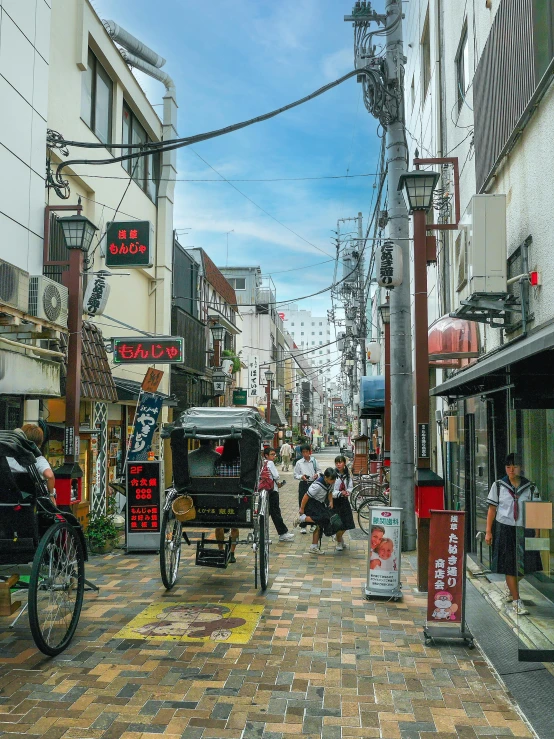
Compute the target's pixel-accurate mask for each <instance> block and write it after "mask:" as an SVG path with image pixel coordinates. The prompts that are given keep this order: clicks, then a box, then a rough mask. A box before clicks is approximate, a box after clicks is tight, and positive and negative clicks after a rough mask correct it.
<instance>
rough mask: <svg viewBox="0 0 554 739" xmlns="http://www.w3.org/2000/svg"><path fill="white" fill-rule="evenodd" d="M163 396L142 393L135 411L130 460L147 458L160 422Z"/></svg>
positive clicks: (128, 457) (128, 456)
mask: <svg viewBox="0 0 554 739" xmlns="http://www.w3.org/2000/svg"><path fill="white" fill-rule="evenodd" d="M162 402H163V398H162V397H161V396H160V395H152V394H150V393H141V394H140V396H139V402H138V405H137V411H136V413H135V422H134V426H133V434H132V436H131V441H130V444H129V453H128V455H127V459H128V460H138V459H143V460H144V459H146V458H147V456H148V452H149V451H150V447H151V446H152V438H153V437H154V431H155V430H156V426H157V424H158V417H159V415H160V410H161V407H162Z"/></svg>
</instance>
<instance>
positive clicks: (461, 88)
mask: <svg viewBox="0 0 554 739" xmlns="http://www.w3.org/2000/svg"><path fill="white" fill-rule="evenodd" d="M468 86H469V43H468V37H467V22H466V23H464V28H463V31H462V37H461V39H460V43H459V45H458V53H457V54H456V98H457V100H458V110H461V108H462V105H463V104H464V98H465V94H466V92H467V88H468Z"/></svg>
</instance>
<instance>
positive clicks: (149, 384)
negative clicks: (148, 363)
mask: <svg viewBox="0 0 554 739" xmlns="http://www.w3.org/2000/svg"><path fill="white" fill-rule="evenodd" d="M163 376H164V373H163V370H157V369H154V367H148V369H147V370H146V374H145V375H144V380H143V381H142V385H141V388H142V389H143V390H144V392H145V393H155V392H156V390H157V389H158V387H159V386H160V382H161V381H162V377H163Z"/></svg>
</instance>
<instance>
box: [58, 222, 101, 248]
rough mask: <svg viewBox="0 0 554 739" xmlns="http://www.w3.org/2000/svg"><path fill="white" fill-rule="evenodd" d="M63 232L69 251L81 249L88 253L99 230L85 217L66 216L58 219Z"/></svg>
mask: <svg viewBox="0 0 554 739" xmlns="http://www.w3.org/2000/svg"><path fill="white" fill-rule="evenodd" d="M58 223H59V224H60V226H61V228H62V232H63V238H64V241H65V245H66V247H67V248H68V249H79V250H80V251H84V252H85V253H86V252H88V250H89V249H90V245H91V243H92V239H93V236H94V234H95V233H96V231H98V229H97V228H96V226H95V225H94V223H91V222H90V221H89V219H88V218H85V216H82V215H78V216H66V217H65V218H58Z"/></svg>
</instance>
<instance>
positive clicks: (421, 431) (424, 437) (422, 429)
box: [417, 423, 429, 459]
mask: <svg viewBox="0 0 554 739" xmlns="http://www.w3.org/2000/svg"><path fill="white" fill-rule="evenodd" d="M417 456H418V457H420V458H422V459H425V458H428V457H429V424H428V423H418V424H417Z"/></svg>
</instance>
